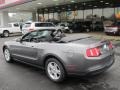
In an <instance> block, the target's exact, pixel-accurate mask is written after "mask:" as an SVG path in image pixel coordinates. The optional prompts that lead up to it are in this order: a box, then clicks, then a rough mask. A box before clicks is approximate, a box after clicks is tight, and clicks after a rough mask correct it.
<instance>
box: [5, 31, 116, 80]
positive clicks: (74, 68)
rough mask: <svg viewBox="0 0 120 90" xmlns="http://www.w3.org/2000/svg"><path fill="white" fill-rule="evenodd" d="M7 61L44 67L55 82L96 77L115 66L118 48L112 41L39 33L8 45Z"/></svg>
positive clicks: (59, 32)
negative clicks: (88, 76) (69, 76)
mask: <svg viewBox="0 0 120 90" xmlns="http://www.w3.org/2000/svg"><path fill="white" fill-rule="evenodd" d="M3 53H4V57H5V60H6V62H9V63H10V62H13V61H14V60H17V61H20V62H23V63H26V64H30V65H33V66H36V67H40V68H42V69H44V70H45V71H46V74H47V76H48V77H49V78H50V79H51V80H52V81H54V82H61V81H63V80H64V79H65V77H66V76H68V75H80V76H85V75H96V74H100V73H102V72H104V71H106V70H107V69H108V68H110V67H111V66H112V65H113V63H114V48H113V45H112V43H111V42H110V41H108V40H98V39H95V38H94V37H92V36H89V35H86V34H80V35H69V36H66V35H65V34H64V33H63V32H62V31H60V30H57V31H56V30H36V31H32V32H29V33H27V34H26V35H24V36H23V37H22V38H18V39H15V40H12V41H7V42H5V44H4V46H3Z"/></svg>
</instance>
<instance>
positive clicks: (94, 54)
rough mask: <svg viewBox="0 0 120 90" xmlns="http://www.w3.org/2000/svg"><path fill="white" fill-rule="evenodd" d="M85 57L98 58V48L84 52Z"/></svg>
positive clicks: (99, 53)
mask: <svg viewBox="0 0 120 90" xmlns="http://www.w3.org/2000/svg"><path fill="white" fill-rule="evenodd" d="M86 55H87V57H99V56H100V55H101V52H100V48H99V47H96V48H90V49H87V50H86Z"/></svg>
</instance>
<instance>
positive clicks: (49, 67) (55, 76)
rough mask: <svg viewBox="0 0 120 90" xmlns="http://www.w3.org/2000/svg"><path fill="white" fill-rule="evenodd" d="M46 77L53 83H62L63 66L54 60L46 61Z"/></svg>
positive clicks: (63, 76)
mask: <svg viewBox="0 0 120 90" xmlns="http://www.w3.org/2000/svg"><path fill="white" fill-rule="evenodd" d="M45 68H46V73H47V76H48V77H49V78H50V79H51V80H52V81H54V82H62V81H63V80H64V79H65V70H64V68H63V65H62V64H61V63H60V62H59V61H58V60H57V59H55V58H50V59H48V60H47V62H46V65H45Z"/></svg>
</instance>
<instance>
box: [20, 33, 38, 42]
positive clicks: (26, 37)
mask: <svg viewBox="0 0 120 90" xmlns="http://www.w3.org/2000/svg"><path fill="white" fill-rule="evenodd" d="M36 36H37V31H35V32H31V33H28V34H26V35H25V36H24V37H23V38H22V41H25V42H30V40H31V39H32V38H35V37H36Z"/></svg>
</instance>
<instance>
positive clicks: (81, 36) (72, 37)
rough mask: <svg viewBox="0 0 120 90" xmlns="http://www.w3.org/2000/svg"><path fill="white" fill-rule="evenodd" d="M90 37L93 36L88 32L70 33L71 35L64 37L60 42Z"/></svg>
mask: <svg viewBox="0 0 120 90" xmlns="http://www.w3.org/2000/svg"><path fill="white" fill-rule="evenodd" d="M90 37H92V36H90V35H87V34H80V35H70V36H66V37H63V38H62V39H61V40H60V41H59V42H62V43H67V42H72V41H77V40H81V39H85V38H90Z"/></svg>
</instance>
